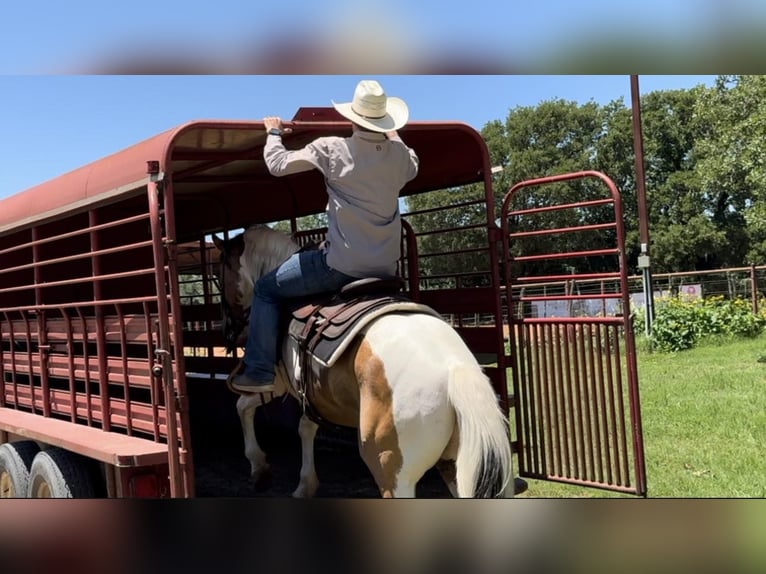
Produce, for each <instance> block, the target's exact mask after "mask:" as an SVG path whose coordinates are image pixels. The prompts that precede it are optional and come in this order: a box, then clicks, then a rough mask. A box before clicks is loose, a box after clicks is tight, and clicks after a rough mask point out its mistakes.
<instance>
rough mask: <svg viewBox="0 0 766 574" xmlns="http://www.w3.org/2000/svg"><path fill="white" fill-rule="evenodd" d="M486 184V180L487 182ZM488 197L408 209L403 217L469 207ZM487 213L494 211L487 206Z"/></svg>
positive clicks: (484, 201) (483, 201) (484, 200)
mask: <svg viewBox="0 0 766 574" xmlns="http://www.w3.org/2000/svg"><path fill="white" fill-rule="evenodd" d="M485 186H486V182H485ZM486 202H487V198H486V197H483V198H481V199H474V200H471V201H462V202H460V203H452V204H450V205H449V207H446V208H445V207H430V208H428V209H420V210H417V211H408V212H407V213H402V217H412V216H413V215H424V214H426V213H435V212H437V211H448V210H450V209H459V208H461V207H468V206H471V205H480V204H482V203H486ZM487 213H488V214H489V213H492V212H491V210H490V209H489V208H487Z"/></svg>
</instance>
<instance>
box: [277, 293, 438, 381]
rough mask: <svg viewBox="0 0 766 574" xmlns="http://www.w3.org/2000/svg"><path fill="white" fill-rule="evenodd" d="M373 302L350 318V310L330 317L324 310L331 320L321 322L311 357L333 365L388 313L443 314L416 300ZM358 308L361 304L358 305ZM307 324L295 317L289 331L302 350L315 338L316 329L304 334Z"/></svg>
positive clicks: (326, 365)
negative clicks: (366, 328)
mask: <svg viewBox="0 0 766 574" xmlns="http://www.w3.org/2000/svg"><path fill="white" fill-rule="evenodd" d="M371 303H372V304H370V305H366V306H364V307H363V312H361V313H360V314H358V315H357V316H354V317H349V316H348V313H344V312H340V313H338V314H336V315H335V316H334V317H332V318H327V317H325V316H324V314H323V313H322V312H320V314H321V315H322V320H323V321H329V322H330V324H329V325H322V326H323V327H324V328H323V329H322V331H321V333H320V335H319V337H318V338H317V340H315V341H313V349H312V348H309V349H306V350H307V351H310V352H311V355H312V360H313V361H314V362H315V363H317V364H318V366H320V367H325V368H327V367H331V366H332V365H334V364H335V362H336V361H337V360H338V358H339V357H340V356H341V355H342V354H343V352H344V351H345V350H346V349H347V348H348V346H349V344H350V343H351V342H352V341H353V340H354V338H355V337H356V335H357V334H358V333H359V332H360V331H361V330H362V329H363V328H364V327H365V326H366V325H367V324H368V323H369V322H370V321H372V320H373V319H375V318H377V317H380V316H381V315H386V314H389V313H425V314H428V315H432V316H434V317H437V318H439V319H442V316H441V315H440V314H439V313H437V312H436V311H434V310H433V309H432V308H431V307H428V306H426V305H421V304H420V303H415V302H413V301H409V300H404V299H397V298H391V297H384V298H381V299H377V300H375V301H373V302H371ZM357 308H358V307H357ZM305 326H306V323H305V322H304V321H298V320H296V319H293V320H292V321H291V322H290V327H289V334H290V338H291V340H292V344H294V345H295V346H296V347H297V349H298V352H299V354H300V352H302V351H303V349H304V347H305V346H306V341H307V340H308V341H312V338H313V337H314V335H315V331H314V330H312V331H310V332H309V333H308V335H307V336H306V334H305V333H304V329H305Z"/></svg>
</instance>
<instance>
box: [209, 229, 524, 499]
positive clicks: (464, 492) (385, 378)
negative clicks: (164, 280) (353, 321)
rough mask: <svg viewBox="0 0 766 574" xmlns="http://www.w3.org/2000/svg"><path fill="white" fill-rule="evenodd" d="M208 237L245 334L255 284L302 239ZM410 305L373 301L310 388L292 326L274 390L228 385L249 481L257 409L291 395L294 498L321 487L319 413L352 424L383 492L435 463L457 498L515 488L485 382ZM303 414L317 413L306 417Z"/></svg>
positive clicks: (259, 234)
mask: <svg viewBox="0 0 766 574" xmlns="http://www.w3.org/2000/svg"><path fill="white" fill-rule="evenodd" d="M214 240H215V243H216V246H217V247H218V248H219V249H220V251H221V269H220V277H219V278H220V281H221V290H222V307H223V310H224V315H225V316H224V318H223V320H224V328H225V329H227V328H228V329H229V330H231V328H232V326H236V329H240V330H241V328H242V327H243V326H244V324H245V322H246V320H247V313H248V311H247V308H248V307H249V303H250V301H251V299H252V295H253V288H254V283H255V281H257V280H258V278H259V277H261V276H262V275H264V274H265V273H267V272H269V271H271V270H272V269H274V268H276V267H277V266H279V265H280V264H281V263H282V262H284V261H285V260H286V259H287V258H288V257H290V255H292V254H293V253H294V252H296V251H298V250H299V246H298V244H297V243H296V242H295V241H293V239H292V238H291V237H290V236H289V235H287V234H284V233H281V232H278V231H275V230H272V229H270V228H269V227H266V226H253V227H250V228H248V229H246V230H245V231H244V233H242V234H241V235H238V236H236V237H234V238H231V239H229V240H227V241H224V240H223V239H220V238H218V237H215V238H214ZM362 281H364V280H362ZM411 305H414V306H415V307H413V308H411V309H404V310H402V308H401V307H397V306H394V307H393V309H392V310H387V309H385V308H384V309H378V311H377V312H376V313H373V314H372V315H373V317H372V318H368V319H367V320H365V321H361V322H360V323H361V324H362V326H361V327H360V328H357V329H356V330H355V331H354V332H352V333H351V334H350V335H349V336H348V337H347V340H346V344H345V347H344V348H342V349H341V350H340V351H338V352H336V353H335V354H336V357H335V358H334V359H333V360H331V361H330V364H325V365H324V366H322V367H321V369H323V370H324V372H323V374H322V375H321V377H316V376H315V377H312V379H311V380H312V382H311V383H309V384H308V387H309V390H310V392H306V390H305V389H306V386H307V385H306V384H303V385H302V384H301V381H300V377H301V374H303V375H309V373H307V372H306V371H307V370H313V369H314V368H316V364H313V365H312V364H310V362H309V363H307V361H306V360H302V359H301V353H300V349H299V348H298V342H297V341H296V339H295V337H293V336H290V334H289V332H286V333H284V334H283V335H280V336H281V341H280V348H281V360H280V363H279V365H277V369H276V373H277V374H276V379H275V389H274V391H273V392H271V393H239V392H238V391H234V392H237V393H238V394H239V395H240V397H239V399H238V400H237V412H238V414H239V418H240V421H241V424H242V431H243V433H244V440H245V456H246V457H247V459H248V460H249V461H250V466H251V474H252V476H253V478H255V479H256V480H259V479H260V478H261V477H262V476H263V475H264V474H265V473H266V472H267V471H268V469H269V465H268V462H267V461H266V456H265V454H264V452H263V451H262V450H261V448H260V446H259V445H258V442H257V441H256V437H255V431H254V426H253V421H254V416H255V410H256V409H257V408H258V407H259V406H260V405H261V404H264V403H265V402H268V401H270V400H273V399H274V398H276V397H278V396H282V395H284V394H285V393H290V394H291V395H293V396H295V397H296V398H298V400H299V401H302V402H303V401H308V402H309V403H310V404H309V405H308V406H309V407H310V408H305V409H304V413H303V416H302V417H301V419H300V422H299V425H298V434H299V436H300V439H301V445H302V450H303V452H302V464H301V470H300V482H299V484H298V487H297V488H296V490H295V491H294V492H293V496H294V497H311V496H313V495H314V494H315V493H316V491H317V488H318V487H319V481H318V478H317V475H316V470H315V467H314V438H315V436H316V432H317V429H318V424H317V422H315V421H317V420H324V421H328V422H330V423H333V424H335V425H341V426H346V427H353V428H357V429H358V440H359V453H360V455H361V457H362V459H363V460H364V462H365V464H366V465H367V467H368V468H369V470H370V472H371V473H372V475H373V478H374V479H375V482H376V483H377V486H378V488H379V490H380V493H381V496H382V497H384V498H391V497H414V496H415V486H416V484H417V483H418V481H419V480H420V478H421V477H422V476H423V475H424V473H425V472H426V471H428V470H429V469H430V468H432V467H434V466H435V467H436V468H437V469H438V470H439V471H440V473H441V475H442V477H443V478H444V480H445V482H446V484H447V487H448V488H449V490H450V492H451V494H452V495H453V496H456V497H477V498H492V497H510V496H512V495H513V488H514V481H513V480H512V477H513V473H512V458H511V445H510V437H509V425H508V420H507V418H506V416H505V415H504V414H503V412H502V411H501V409H500V407H499V404H498V400H497V397H496V395H495V393H494V391H493V389H492V386H491V384H490V381H489V379H488V378H487V376H486V375H485V374H484V373H483V371H482V369H481V367H480V365H479V364H478V362H477V361H476V359H475V357H474V356H473V354H472V353H471V351H470V350H469V349H468V347H467V346H466V345H465V343H464V342H463V340H462V339H461V338H460V336H459V335H458V334H457V332H456V331H455V330H454V329H452V327H450V326H449V325H448V324H447V323H446V322H445V321H444V320H443V319H442V318H441V316H439V315H438V314H437V313H436V312H435V311H433V310H432V309H430V308H428V307H425V306H423V305H417V304H415V303H412V302H411ZM250 319H251V320H256V321H257V320H258V318H257V317H251V318H250ZM236 329H235V330H236ZM238 334H239V333H238V332H237V333H234V334H232V333H227V334H226V338H227V340H229V341H232V340H236V339H237V335H238ZM275 336H277V335H276V334H275ZM240 367H241V363H240ZM236 372H237V369H235V373H236ZM233 374H234V373H232V376H233ZM229 379H231V377H230V378H229ZM229 388H230V389H231V386H230V387H229ZM232 390H233V389H232ZM304 404H305V403H304ZM309 411H313V412H315V413H317V414H318V415H319V417H321V419H317V418H316V417H310V416H309V414H310V412H309Z"/></svg>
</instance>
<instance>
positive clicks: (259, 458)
mask: <svg viewBox="0 0 766 574" xmlns="http://www.w3.org/2000/svg"><path fill="white" fill-rule="evenodd" d="M261 404H263V399H262V397H261V395H260V394H252V395H240V397H239V398H238V399H237V414H238V415H239V421H240V423H241V424H242V435H243V437H244V439H245V457H247V460H248V461H250V476H251V477H252V478H253V479H254V480H255V482H256V484H257V483H258V482H260V481H261V480H262V479H263V478H264V477H265V476H266V475H267V474H268V472H269V463H268V462H267V461H266V453H264V452H263V450H261V447H260V445H259V444H258V441H257V440H256V438H255V426H254V425H253V422H254V419H255V409H257V408H258V407H259V406H261Z"/></svg>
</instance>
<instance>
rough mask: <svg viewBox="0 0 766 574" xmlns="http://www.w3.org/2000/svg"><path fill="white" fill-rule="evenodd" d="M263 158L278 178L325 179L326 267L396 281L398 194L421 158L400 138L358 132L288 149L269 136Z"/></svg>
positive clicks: (410, 177) (356, 275)
mask: <svg viewBox="0 0 766 574" xmlns="http://www.w3.org/2000/svg"><path fill="white" fill-rule="evenodd" d="M263 158H264V160H265V162H266V166H267V168H268V170H269V172H270V173H271V174H272V175H275V176H282V175H289V174H293V173H299V172H302V171H308V170H310V169H313V168H316V169H318V170H319V171H320V172H322V174H323V175H324V178H325V183H326V185H327V195H328V197H329V202H328V205H327V222H328V225H327V227H328V231H327V264H328V265H329V266H330V267H332V268H333V269H337V270H338V271H341V272H343V273H345V274H347V275H350V276H352V277H371V276H391V275H394V274H395V273H396V262H397V260H398V259H399V256H400V252H401V232H402V231H401V219H400V215H399V192H400V191H401V190H402V188H403V187H404V185H405V184H406V183H407V182H408V181H410V180H411V179H413V178H414V177H415V176H416V175H417V173H418V164H419V160H418V156H417V155H416V153H415V151H414V150H412V149H410V148H409V147H407V146H406V145H405V144H404V142H403V141H402V140H401V139H399V138H398V137H393V138H392V139H389V138H387V137H386V135H385V134H381V133H375V132H359V131H355V132H354V133H353V134H352V135H351V137H347V138H341V137H334V136H331V137H321V138H318V139H316V140H314V141H313V142H311V143H310V144H308V145H306V146H305V147H304V148H302V149H299V150H292V151H291V150H287V149H286V148H285V146H284V145H283V144H282V140H281V138H280V137H278V136H271V135H270V136H268V137H267V138H266V145H265V146H264V148H263Z"/></svg>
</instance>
